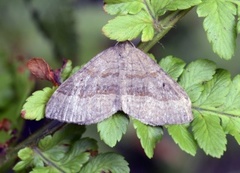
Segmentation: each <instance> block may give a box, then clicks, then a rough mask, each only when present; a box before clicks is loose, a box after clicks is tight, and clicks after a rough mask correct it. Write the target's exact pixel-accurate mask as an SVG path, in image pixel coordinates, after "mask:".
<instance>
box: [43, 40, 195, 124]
mask: <svg viewBox="0 0 240 173" xmlns="http://www.w3.org/2000/svg"><path fill="white" fill-rule="evenodd" d="M117 111H123V112H124V113H126V114H127V115H129V116H131V117H133V118H135V119H137V120H139V121H141V122H143V123H145V124H148V125H152V126H160V125H166V124H182V123H188V122H190V121H191V120H192V119H193V116H192V110H191V101H190V99H189V97H188V95H187V94H186V92H185V91H184V90H183V89H182V88H181V87H180V86H179V84H178V83H177V82H175V81H174V80H173V79H172V78H171V77H170V76H169V75H168V74H167V73H165V72H164V71H163V69H162V68H161V67H160V66H159V65H158V64H157V63H156V62H155V61H154V60H152V59H151V58H150V57H149V56H148V55H147V54H145V53H144V52H142V51H141V50H139V49H137V48H136V47H134V46H133V45H132V44H131V43H130V42H124V43H118V44H117V45H115V46H113V47H110V48H108V49H106V50H104V51H103V52H101V53H99V54H98V55H96V56H95V57H94V58H93V59H92V60H91V61H89V62H88V63H87V64H86V65H85V66H83V68H81V69H80V70H79V71H77V72H76V73H75V74H74V75H72V76H71V77H69V78H68V79H67V80H66V81H64V82H63V83H62V84H61V85H60V86H59V87H58V89H57V90H56V91H55V92H54V94H53V95H52V96H51V98H50V100H49V101H48V103H47V106H46V112H45V113H46V117H47V118H51V119H56V120H59V121H62V122H69V123H77V124H86V125H88V124H94V123H98V122H101V121H103V120H104V119H107V118H109V117H110V116H112V115H113V114H114V113H116V112H117Z"/></svg>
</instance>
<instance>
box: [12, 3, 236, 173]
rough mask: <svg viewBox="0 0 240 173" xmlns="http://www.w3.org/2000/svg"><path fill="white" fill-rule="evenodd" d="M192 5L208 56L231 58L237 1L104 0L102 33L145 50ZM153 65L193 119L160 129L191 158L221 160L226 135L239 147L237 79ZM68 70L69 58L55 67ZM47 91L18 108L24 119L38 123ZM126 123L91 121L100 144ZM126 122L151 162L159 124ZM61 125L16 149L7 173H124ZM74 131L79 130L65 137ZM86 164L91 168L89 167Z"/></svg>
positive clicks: (170, 63)
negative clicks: (184, 97) (186, 100)
mask: <svg viewBox="0 0 240 173" xmlns="http://www.w3.org/2000/svg"><path fill="white" fill-rule="evenodd" d="M193 7H196V10H197V14H198V16H199V17H204V21H203V26H204V30H205V31H206V35H207V37H208V40H209V42H210V43H211V45H212V49H213V51H214V52H215V53H216V54H218V55H219V56H220V57H221V58H223V59H226V60H228V59H231V57H232V56H233V54H234V50H235V44H236V43H235V42H236V36H237V33H239V32H240V29H239V28H240V24H239V23H240V22H239V19H240V17H239V9H240V2H239V1H237V0H232V1H230V0H229V1H227V0H211V1H209V0H202V1H200V0H183V1H173V0H164V1H159V0H105V5H104V9H105V11H106V12H107V13H108V14H110V15H116V17H115V18H114V19H112V20H110V21H109V22H108V23H107V24H106V25H105V26H104V27H103V32H104V34H105V35H106V36H107V37H109V38H110V39H113V40H116V41H125V40H133V39H136V38H138V36H139V35H140V36H141V42H140V43H139V45H138V48H140V49H142V50H143V51H145V52H148V50H149V49H150V48H151V47H153V45H155V44H156V43H157V42H158V41H159V40H160V39H161V38H162V37H163V36H164V35H166V34H167V33H168V31H169V30H170V29H171V28H172V27H173V26H174V25H175V24H176V23H177V22H178V21H179V20H180V19H181V18H182V17H183V16H184V15H185V14H186V13H188V12H189V11H190V10H194V9H193ZM237 17H238V18H237ZM235 18H237V20H236V19H235ZM155 56H157V55H155ZM159 65H160V66H161V67H162V68H163V69H164V70H165V71H166V72H167V73H168V74H169V75H170V76H171V77H172V78H173V79H174V80H176V81H178V83H179V84H180V85H181V86H182V87H183V88H184V90H185V91H186V92H187V93H188V95H189V97H190V99H191V101H192V111H193V114H194V120H193V121H192V122H191V123H190V124H185V125H168V126H165V127H164V128H166V129H167V131H168V133H169V134H170V135H171V136H172V138H173V140H174V141H175V142H176V143H177V144H178V145H179V147H180V148H181V149H182V150H183V151H185V152H187V153H189V154H190V155H192V156H195V155H196V152H197V148H198V147H200V148H201V149H202V150H203V151H204V152H205V153H206V154H207V155H210V156H212V157H216V158H220V157H221V156H222V155H223V153H224V151H225V150H226V144H227V139H226V136H227V135H232V136H233V137H234V138H235V139H236V141H237V142H238V144H239V143H240V135H239V134H240V119H239V117H240V99H239V98H240V87H239V85H240V76H239V75H237V76H235V77H234V78H233V79H231V76H230V73H229V72H228V71H226V70H223V69H218V68H217V67H216V64H215V63H214V62H212V61H209V60H202V59H201V60H200V59H199V60H196V61H193V62H191V63H189V64H188V65H186V63H185V62H184V61H182V60H181V59H179V58H176V57H173V56H167V57H165V58H162V59H161V61H160V62H159ZM74 71H75V70H74ZM70 73H72V67H71V62H70V61H68V62H67V65H65V66H63V68H62V75H63V76H65V77H64V78H62V79H66V78H67V76H69V75H70ZM54 90H55V88H44V89H43V90H40V91H36V92H34V93H33V95H32V96H30V97H29V98H28V99H27V102H26V103H25V105H24V106H23V111H24V117H25V118H26V119H34V120H39V119H42V118H44V108H45V105H46V103H47V101H48V99H49V98H50V97H51V94H52V93H53V92H54ZM128 123H129V119H127V118H126V117H125V116H123V115H121V114H115V115H113V116H112V117H110V118H109V119H107V120H105V121H103V122H100V123H98V125H97V128H98V131H99V134H100V137H101V139H102V140H103V141H104V142H105V143H106V144H107V145H109V146H111V147H114V146H115V145H116V143H117V142H118V141H120V140H121V138H122V135H123V134H125V133H126V130H127V125H128ZM132 123H133V126H134V128H135V129H136V133H137V136H138V138H139V139H140V142H141V145H142V147H143V148H144V151H145V153H146V155H147V156H148V157H149V158H151V157H153V153H154V148H155V146H156V144H157V143H158V142H159V141H160V140H161V138H162V135H163V130H162V128H163V127H152V126H147V125H145V124H142V123H141V122H139V121H136V120H133V121H132ZM65 126H66V127H65V128H63V129H62V130H60V131H57V132H55V133H54V134H53V135H47V136H45V137H44V138H43V139H41V140H40V141H39V142H38V143H35V144H34V145H31V146H28V145H26V146H25V148H23V149H21V150H20V151H19V152H18V156H19V158H20V159H21V161H20V162H18V163H17V165H16V166H15V167H14V169H15V170H21V169H27V168H29V166H32V167H33V169H32V172H43V171H48V172H59V171H60V172H61V171H62V172H71V171H72V172H101V171H109V170H110V171H111V172H129V168H128V166H127V163H126V161H125V160H124V159H123V158H122V157H121V156H119V155H115V154H113V153H104V154H99V155H98V154H96V153H95V152H96V151H97V144H96V141H95V140H93V139H90V138H82V137H81V135H82V133H83V132H84V127H82V126H75V125H73V126H72V125H65ZM72 128H76V129H78V130H76V129H75V130H74V129H72ZM73 131H77V132H78V133H76V134H72V132H73ZM44 134H45V135H46V132H44ZM48 134H49V133H48ZM70 134H71V136H70ZM53 153H54V157H52V154H53ZM92 153H95V154H92ZM96 155H97V156H96ZM113 155H114V156H113ZM91 156H93V157H91ZM109 160H111V161H113V163H118V164H117V165H115V164H113V163H112V162H110V161H109ZM56 162H57V163H56ZM77 163H78V164H77ZM88 165H94V166H95V167H94V170H92V169H93V166H88Z"/></svg>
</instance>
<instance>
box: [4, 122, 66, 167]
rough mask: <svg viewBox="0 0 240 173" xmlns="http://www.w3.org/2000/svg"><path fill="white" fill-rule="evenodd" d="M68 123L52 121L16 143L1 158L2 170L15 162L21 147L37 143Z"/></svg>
mask: <svg viewBox="0 0 240 173" xmlns="http://www.w3.org/2000/svg"><path fill="white" fill-rule="evenodd" d="M66 125H68V124H66V123H60V122H57V121H51V122H50V123H48V124H47V125H45V126H44V127H43V128H42V129H39V130H38V131H37V132H36V133H34V134H32V135H31V136H29V137H28V138H27V139H26V140H24V141H23V142H21V143H19V144H18V145H16V146H15V147H14V148H12V149H9V150H8V151H7V154H6V155H5V157H3V158H0V163H1V164H0V165H1V166H0V170H2V169H4V168H5V167H8V166H9V165H10V164H11V163H13V162H14V161H15V160H16V159H17V154H18V151H19V150H20V149H22V148H24V147H27V146H34V145H36V144H37V143H38V141H39V140H40V139H42V138H43V137H45V136H47V135H49V134H53V133H54V132H56V131H57V130H59V129H60V128H62V127H64V126H66Z"/></svg>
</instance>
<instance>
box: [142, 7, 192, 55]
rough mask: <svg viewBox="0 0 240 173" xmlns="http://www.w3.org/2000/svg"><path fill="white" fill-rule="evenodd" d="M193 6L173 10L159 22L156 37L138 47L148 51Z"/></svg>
mask: <svg viewBox="0 0 240 173" xmlns="http://www.w3.org/2000/svg"><path fill="white" fill-rule="evenodd" d="M191 9H192V8H189V9H187V10H181V11H174V12H171V13H170V14H169V15H168V16H166V17H165V18H164V19H163V20H162V21H161V22H160V23H159V26H158V27H159V28H160V29H159V31H158V32H157V33H156V34H155V36H154V38H153V39H152V40H151V41H149V42H142V43H140V44H139V45H138V48H139V49H141V50H142V51H143V52H148V51H149V50H150V49H151V48H152V47H153V46H154V45H155V44H156V43H157V42H159V40H160V39H161V38H163V36H165V35H166V34H167V33H168V31H169V30H170V29H171V28H172V27H174V25H175V24H176V23H177V22H178V21H179V20H180V19H181V18H182V17H183V16H184V15H185V14H187V13H188V12H189V11H190V10H191Z"/></svg>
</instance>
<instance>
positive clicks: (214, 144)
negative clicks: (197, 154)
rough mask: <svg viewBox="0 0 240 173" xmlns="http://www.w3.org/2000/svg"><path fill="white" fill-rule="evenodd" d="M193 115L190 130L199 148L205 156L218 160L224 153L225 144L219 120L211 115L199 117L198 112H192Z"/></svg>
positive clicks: (224, 136)
mask: <svg viewBox="0 0 240 173" xmlns="http://www.w3.org/2000/svg"><path fill="white" fill-rule="evenodd" d="M194 115H195V117H194V120H193V122H192V130H193V134H194V138H195V139H196V140H197V142H198V145H199V147H200V148H202V149H203V150H204V152H205V153H206V154H209V155H211V156H212V157H217V158H220V157H221V156H222V155H223V152H224V151H226V143H227V140H226V135H225V133H224V130H223V128H222V126H221V125H220V118H219V117H217V116H215V115H212V114H208V115H201V114H200V113H199V112H198V111H194Z"/></svg>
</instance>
